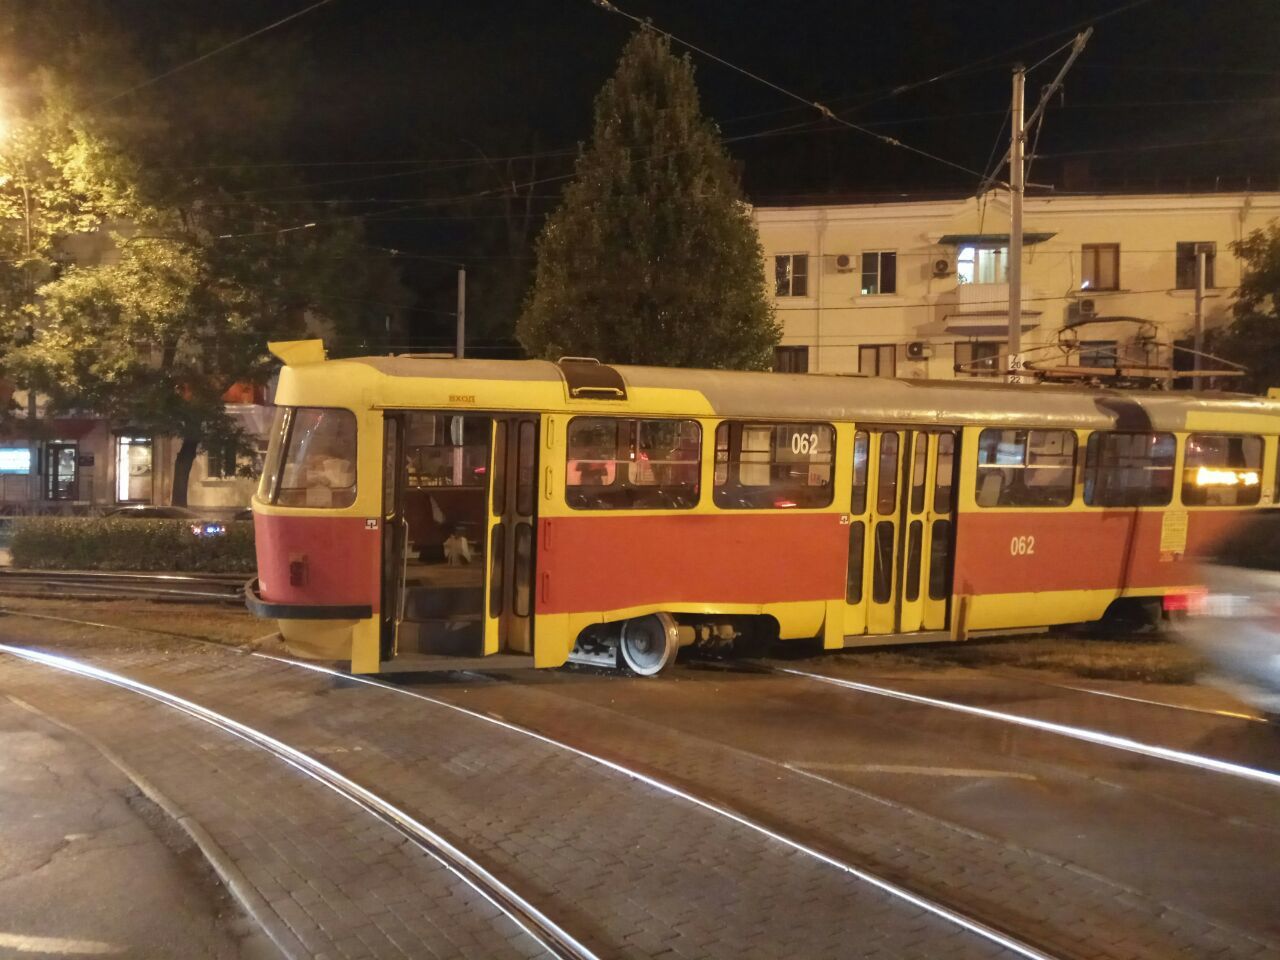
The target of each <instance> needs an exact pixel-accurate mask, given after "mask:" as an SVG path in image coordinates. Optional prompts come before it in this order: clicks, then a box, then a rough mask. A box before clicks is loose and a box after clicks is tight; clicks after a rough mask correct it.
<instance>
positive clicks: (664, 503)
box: [531, 417, 702, 512]
mask: <svg viewBox="0 0 1280 960" xmlns="http://www.w3.org/2000/svg"><path fill="white" fill-rule="evenodd" d="M701 456H702V428H701V427H700V426H699V425H698V422H697V421H696V420H634V419H630V418H623V417H574V418H573V419H572V420H571V421H569V437H568V448H567V459H566V464H565V499H566V502H567V503H568V504H569V506H571V507H573V508H574V509H577V510H687V509H690V508H691V507H695V506H697V504H698V480H699V471H700V463H701ZM531 512H532V511H531Z"/></svg>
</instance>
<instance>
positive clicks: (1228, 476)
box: [1182, 433, 1262, 507]
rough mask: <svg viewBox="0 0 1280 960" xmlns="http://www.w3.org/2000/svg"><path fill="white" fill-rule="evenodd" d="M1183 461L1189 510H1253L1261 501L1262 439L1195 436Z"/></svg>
mask: <svg viewBox="0 0 1280 960" xmlns="http://www.w3.org/2000/svg"><path fill="white" fill-rule="evenodd" d="M1183 460H1184V463H1183V471H1182V502H1183V503H1184V504H1186V505H1187V506H1189V507H1251V506H1253V505H1254V504H1256V503H1257V502H1258V501H1259V500H1261V499H1262V438H1261V437H1241V436H1230V435H1226V434H1216V433H1193V434H1191V435H1190V436H1189V437H1187V448H1186V455H1185V457H1184V458H1183Z"/></svg>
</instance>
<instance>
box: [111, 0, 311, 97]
mask: <svg viewBox="0 0 1280 960" xmlns="http://www.w3.org/2000/svg"><path fill="white" fill-rule="evenodd" d="M333 2H334V0H316V2H315V3H313V4H311V5H310V6H308V7H304V8H303V9H301V10H296V11H294V12H293V13H291V14H289V15H288V16H286V17H281V18H280V19H279V20H276V21H275V22H273V23H269V24H267V25H266V26H265V27H259V28H258V29H257V30H254V31H253V32H252V33H247V34H245V35H244V36H241V37H237V38H236V39H234V40H231V41H230V42H228V43H224V44H223V45H222V46H220V47H217V48H215V49H213V50H210V51H208V52H207V53H202V54H200V56H198V57H192V58H191V59H190V60H187V61H185V62H183V63H180V64H178V65H177V66H176V67H172V68H170V69H169V70H166V71H164V72H163V73H158V74H156V75H155V76H154V77H150V78H148V79H146V80H143V81H141V82H140V83H135V84H134V85H133V86H131V87H129V88H127V89H125V90H121V91H120V92H119V93H115V94H112V95H111V96H109V97H107V98H106V99H105V100H101V101H99V102H98V103H96V104H94V107H95V108H99V107H105V106H106V105H107V104H109V103H114V102H115V101H117V100H119V99H121V98H122V97H127V96H129V95H130V94H132V93H137V92H138V91H139V90H142V89H144V88H146V87H149V86H151V85H152V84H156V83H159V82H160V81H161V80H165V79H167V78H169V77H172V76H173V75H174V74H176V73H180V72H182V71H183V70H187V69H189V68H191V67H194V66H196V64H199V63H204V62H205V61H206V60H210V59H212V58H213V57H216V56H218V55H219V54H222V53H226V52H227V51H228V50H230V49H232V48H234V47H238V46H240V45H241V44H243V43H247V42H248V41H250V40H252V39H253V38H254V37H260V36H262V35H263V34H264V33H268V32H270V31H271V30H275V29H276V28H277V27H282V26H284V25H285V24H286V23H289V22H290V21H293V20H297V19H298V18H299V17H303V16H306V15H307V14H308V13H311V12H312V11H314V10H318V9H320V8H321V7H323V6H326V5H328V4H330V3H333Z"/></svg>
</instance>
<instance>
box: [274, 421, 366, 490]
mask: <svg viewBox="0 0 1280 960" xmlns="http://www.w3.org/2000/svg"><path fill="white" fill-rule="evenodd" d="M259 496H260V497H261V498H262V499H264V500H267V501H268V502H270V503H277V504H280V505H281V506H285V507H319V508H325V507H329V508H338V507H349V506H351V504H353V503H355V499H356V418H355V414H353V413H352V412H351V411H350V410H336V409H330V408H326V407H279V408H277V410H276V420H275V423H274V424H273V426H272V428H271V440H270V445H269V446H268V448H267V458H266V465H265V469H264V472H263V476H262V482H261V484H260V487H259Z"/></svg>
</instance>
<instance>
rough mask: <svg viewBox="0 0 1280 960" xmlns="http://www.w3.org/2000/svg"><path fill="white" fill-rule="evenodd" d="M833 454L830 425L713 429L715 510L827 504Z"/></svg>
mask: <svg viewBox="0 0 1280 960" xmlns="http://www.w3.org/2000/svg"><path fill="white" fill-rule="evenodd" d="M834 451H835V430H834V429H833V428H832V427H831V425H830V424H826V423H785V424H782V423H777V424H771V423H741V422H739V421H736V420H728V421H725V422H724V423H721V424H720V426H718V427H716V470H715V503H716V506H717V507H720V508H722V509H729V510H761V509H793V508H796V507H826V506H829V505H830V504H831V499H832V493H833V489H834V488H833V487H832V483H831V481H832V466H833V464H832V458H833V455H834Z"/></svg>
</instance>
